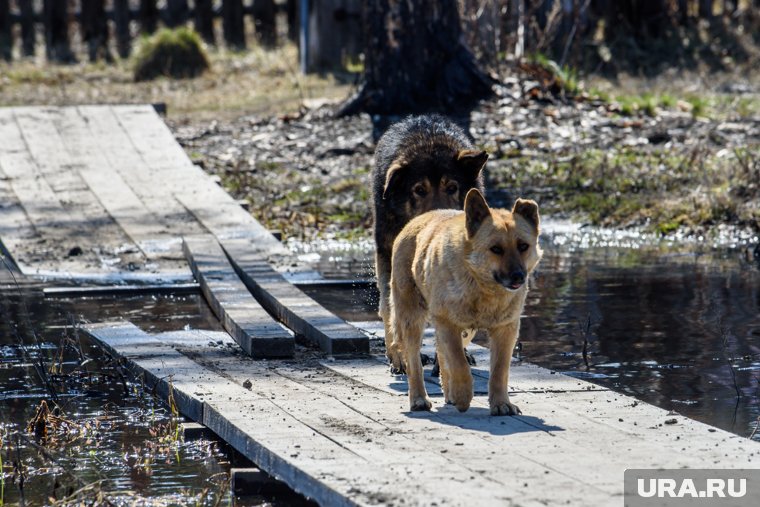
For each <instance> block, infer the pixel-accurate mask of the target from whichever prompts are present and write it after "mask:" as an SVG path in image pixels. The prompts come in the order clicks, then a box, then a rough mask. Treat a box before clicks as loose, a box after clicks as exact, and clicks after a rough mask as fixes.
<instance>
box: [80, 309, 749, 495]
mask: <svg viewBox="0 0 760 507" xmlns="http://www.w3.org/2000/svg"><path fill="white" fill-rule="evenodd" d="M88 333H89V334H90V335H91V336H92V337H93V338H95V339H96V340H97V341H99V342H100V343H102V344H104V345H105V346H106V348H107V349H108V350H110V352H111V353H112V354H113V355H114V356H117V357H119V358H123V359H124V360H125V362H126V364H127V367H128V368H129V369H130V370H131V371H132V373H133V374H134V375H136V376H142V377H144V378H145V379H146V383H147V385H148V386H153V385H155V386H156V392H158V393H159V394H160V395H161V396H162V397H164V398H167V397H168V395H169V392H170V391H171V392H172V393H173V397H174V399H175V400H176V402H177V405H178V407H179V409H180V411H181V412H182V413H183V414H185V415H187V416H188V417H190V418H192V419H194V420H196V421H198V422H201V423H203V424H204V425H206V426H207V427H208V428H209V429H211V430H212V431H214V432H215V433H216V434H217V435H219V436H220V437H221V438H223V439H224V440H225V441H227V442H229V443H230V444H231V445H232V446H233V447H235V448H236V449H237V450H238V451H240V452H241V453H243V454H244V455H246V456H247V457H248V458H249V459H251V460H252V461H253V462H254V463H256V464H257V465H258V466H259V467H260V468H262V469H263V470H265V471H266V472H268V473H269V474H271V475H273V476H275V477H276V478H278V479H280V480H282V481H285V482H286V483H287V484H288V485H290V486H291V487H292V488H293V489H295V490H296V491H298V492H300V493H302V494H304V495H306V496H307V497H310V498H313V499H315V500H316V501H317V502H319V503H320V504H322V505H330V506H333V505H468V506H470V505H499V506H501V505H528V506H531V505H536V506H538V505H542V506H543V505H559V504H562V505H578V506H588V505H594V506H607V505H609V506H616V507H617V506H619V505H621V504H622V490H623V472H624V470H625V469H626V468H680V467H688V468H737V467H742V468H757V467H760V445H758V443H757V442H753V441H751V440H748V439H746V438H742V437H739V436H737V435H733V434H730V433H727V432H725V431H722V430H718V429H715V428H712V427H710V426H707V425H705V424H702V423H698V422H696V421H693V420H690V419H686V418H684V417H681V416H678V415H674V414H670V413H668V412H666V411H664V410H661V409H658V408H656V407H653V406H651V405H648V404H646V403H642V402H639V401H636V400H634V399H633V398H630V397H627V396H624V395H620V394H617V393H614V392H611V391H608V390H605V389H600V388H598V387H597V386H594V385H593V384H589V383H587V382H585V381H582V380H578V379H574V378H571V377H565V376H562V375H553V374H551V373H550V372H549V371H548V370H544V369H542V368H538V367H535V366H532V365H520V364H517V365H515V366H514V367H513V370H512V372H513V373H512V375H513V378H514V379H515V382H514V386H513V387H514V389H513V391H512V395H511V396H512V397H513V398H512V399H513V401H514V402H515V403H517V404H518V405H519V406H520V407H521V409H522V411H523V415H521V416H516V417H493V416H491V415H490V414H489V410H488V402H487V397H486V396H485V395H483V394H478V395H476V397H475V399H474V400H473V404H472V407H471V408H470V410H469V411H467V412H465V413H463V414H460V413H459V412H457V411H456V409H454V408H453V407H450V406H444V405H443V403H442V399H441V398H440V397H437V398H434V399H433V401H434V407H433V411H432V412H429V413H410V412H408V411H407V410H408V409H407V406H408V405H407V403H408V402H407V397H406V384H405V379H404V378H403V377H394V376H391V375H390V374H389V373H388V369H387V366H385V365H383V364H382V363H381V361H380V360H379V359H376V358H366V359H363V360H352V361H350V362H345V361H322V362H321V363H320V362H319V361H316V360H312V361H309V360H307V359H305V358H302V359H301V360H300V361H299V362H298V363H295V362H293V361H266V362H261V361H254V360H251V359H250V358H248V357H247V356H245V355H243V354H242V353H241V352H240V351H239V349H237V346H236V345H234V344H233V343H232V341H231V340H230V339H229V338H228V337H225V336H224V335H220V334H218V333H214V334H209V332H204V331H183V332H172V333H164V334H160V335H154V336H151V335H147V334H146V333H144V332H142V331H141V330H140V329H138V328H136V327H134V326H133V325H131V324H128V323H121V324H112V325H100V326H94V327H90V328H89V329H88ZM219 340H223V343H224V346H221V347H220V346H219V345H218V341H219ZM427 346H428V347H429V346H430V343H429V342H428V343H427ZM236 350H237V352H236ZM472 351H473V352H474V353H475V354H476V355H477V356H478V359H480V360H481V361H484V363H483V364H482V365H481V366H482V367H481V366H479V367H478V372H477V375H478V376H479V377H481V378H486V377H487V371H486V370H487V364H485V361H486V355H485V354H484V351H483V350H482V349H480V350H479V349H477V348H473V349H472ZM429 382H431V384H430V385H431V387H433V386H434V384H433V383H432V380H429ZM431 391H433V389H431Z"/></svg>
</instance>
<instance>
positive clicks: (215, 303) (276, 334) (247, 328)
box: [183, 235, 295, 358]
mask: <svg viewBox="0 0 760 507" xmlns="http://www.w3.org/2000/svg"><path fill="white" fill-rule="evenodd" d="M183 249H184V252H185V256H186V258H187V261H188V262H189V263H190V267H191V269H192V270H193V274H194V275H195V278H196V279H197V280H198V283H199V284H200V286H201V290H202V291H203V295H204V296H205V297H206V301H207V302H208V303H209V306H211V309H212V310H213V311H214V314H216V316H217V317H218V318H219V320H220V321H221V322H222V325H223V326H224V328H225V329H226V330H227V332H229V333H230V335H232V337H233V338H235V341H236V342H237V343H238V344H239V345H240V347H241V348H242V349H243V350H244V351H245V352H246V353H247V354H249V355H251V356H252V357H255V358H272V357H291V356H292V355H293V353H294V352H295V340H294V338H293V334H292V333H290V332H289V331H288V330H286V329H285V328H284V327H283V326H282V325H280V323H278V322H277V321H275V320H274V319H273V318H272V317H271V316H270V315H269V314H268V313H267V312H266V310H264V309H263V308H262V307H261V305H260V304H259V303H258V302H256V300H255V299H253V296H251V294H250V293H249V292H248V290H247V289H246V287H245V285H244V284H243V282H241V281H240V279H239V278H238V276H237V275H236V274H235V270H234V269H233V268H232V266H230V263H229V261H228V260H227V256H226V255H225V254H224V252H223V251H222V248H221V247H220V246H219V243H218V242H217V241H216V239H215V238H214V237H213V236H210V235H207V236H187V237H185V238H184V242H183Z"/></svg>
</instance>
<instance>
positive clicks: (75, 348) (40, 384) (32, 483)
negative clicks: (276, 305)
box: [0, 286, 304, 506]
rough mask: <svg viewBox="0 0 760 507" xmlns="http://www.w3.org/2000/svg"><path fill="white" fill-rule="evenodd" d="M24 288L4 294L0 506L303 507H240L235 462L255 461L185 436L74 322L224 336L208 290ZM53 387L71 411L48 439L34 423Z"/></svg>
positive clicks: (294, 499)
mask: <svg viewBox="0 0 760 507" xmlns="http://www.w3.org/2000/svg"><path fill="white" fill-rule="evenodd" d="M23 290H24V293H23V296H22V295H21V294H20V293H19V291H18V290H15V289H3V290H0V441H1V443H0V452H2V454H1V457H2V463H3V465H4V468H3V469H4V471H5V484H4V488H2V491H1V492H0V505H3V504H5V505H16V504H19V505H23V504H26V505H48V504H51V503H53V501H58V502H60V503H61V504H71V503H72V502H73V503H76V504H78V505H79V504H82V505H84V504H87V505H94V504H106V503H107V504H110V505H148V506H153V505H155V506H163V505H200V506H211V505H233V504H234V505H275V506H287V505H302V504H303V503H304V500H303V498H302V497H300V496H297V495H295V494H293V493H291V494H288V493H286V492H279V493H278V494H277V495H275V496H253V497H246V498H245V499H242V500H234V499H233V495H232V494H231V492H230V488H229V471H230V467H231V466H243V467H245V466H250V464H249V463H248V462H247V460H245V458H242V457H241V456H238V455H237V454H236V453H235V452H234V451H233V450H231V449H229V448H227V446H226V444H224V443H222V442H218V441H215V440H207V439H203V440H195V441H191V442H184V441H182V439H181V437H180V435H181V433H179V430H178V422H179V421H181V420H183V419H181V418H178V417H175V416H173V414H172V412H171V410H170V408H169V407H167V406H166V405H165V404H163V403H161V402H159V401H158V400H156V399H154V398H153V397H152V396H151V393H150V389H149V388H146V387H145V386H143V385H142V384H141V383H140V382H139V381H132V380H131V379H129V378H128V377H127V376H125V375H124V373H123V372H122V370H121V368H120V367H119V366H118V365H117V364H115V363H114V362H112V361H110V360H109V359H108V358H107V356H106V355H105V354H104V353H103V351H102V349H100V348H99V347H98V346H96V345H95V344H93V343H91V342H90V341H89V340H88V339H87V337H86V336H84V335H83V334H78V333H76V332H75V331H74V327H73V325H72V324H73V323H74V322H82V321H104V320H111V319H112V320H117V319H122V318H124V319H129V320H131V321H132V322H134V323H135V324H136V325H138V326H140V327H141V328H143V329H145V330H147V331H149V332H153V333H157V332H161V331H170V330H179V329H183V328H185V327H186V326H190V327H191V328H196V329H212V330H219V325H218V323H217V321H216V318H215V317H214V316H213V314H212V313H211V311H210V309H209V308H208V306H207V305H206V304H205V302H204V301H203V299H202V297H201V296H200V295H198V294H183V295H170V294H161V295H138V296H125V295H123V294H122V295H118V296H98V297H86V298H58V297H56V298H45V297H44V296H43V294H42V293H41V291H39V290H34V287H33V286H32V287H31V288H25V289H23ZM166 315H172V317H171V318H166V317H165V316H166ZM51 391H52V392H54V393H55V397H57V406H58V407H59V410H60V412H58V413H57V415H56V417H55V418H53V419H51V421H52V422H55V423H56V424H55V425H48V426H47V428H48V434H47V438H46V439H43V440H40V439H37V438H35V435H34V434H33V433H29V432H28V431H26V425H27V423H28V422H29V421H30V420H32V419H33V418H34V416H35V413H36V410H37V408H38V407H39V405H40V402H41V401H42V400H47V401H48V403H50V401H51V399H52V397H53V395H52V394H51ZM53 406H54V404H53V403H50V407H51V409H52V407H53ZM56 427H57V430H54V428H56ZM22 474H23V488H20V487H19V483H20V478H21V475H22ZM67 498H68V499H69V500H70V502H67V501H65V499H67ZM74 500H76V501H74Z"/></svg>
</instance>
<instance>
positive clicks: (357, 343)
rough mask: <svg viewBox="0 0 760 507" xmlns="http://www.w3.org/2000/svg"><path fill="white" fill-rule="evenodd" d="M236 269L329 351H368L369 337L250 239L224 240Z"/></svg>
mask: <svg viewBox="0 0 760 507" xmlns="http://www.w3.org/2000/svg"><path fill="white" fill-rule="evenodd" d="M221 243H222V247H223V248H224V250H225V252H227V255H228V256H229V258H230V262H231V263H232V265H233V267H234V268H235V271H236V272H237V274H238V276H240V279H241V280H242V281H243V283H245V285H246V287H248V290H250V291H251V293H252V294H253V295H254V296H255V297H256V299H257V300H258V301H259V302H260V303H261V305H262V306H263V307H264V308H266V309H267V311H269V313H271V314H273V315H275V316H277V318H278V319H279V320H280V321H281V322H283V323H285V325H286V326H288V327H289V328H290V329H292V330H293V331H295V332H296V334H298V335H300V336H303V337H304V338H305V339H306V340H308V341H309V342H311V343H315V344H318V345H319V347H320V348H321V349H322V350H323V351H325V352H326V353H328V354H334V355H346V354H366V353H368V352H369V338H368V337H367V336H366V335H365V334H363V333H362V332H361V331H359V330H358V329H356V328H355V327H353V326H351V325H349V324H347V323H346V322H345V321H344V320H343V319H341V318H339V317H337V316H336V315H334V314H333V313H331V312H330V311H328V310H327V309H326V308H324V307H323V306H322V305H320V304H319V303H317V302H316V301H314V300H313V299H311V298H310V297H309V296H307V295H306V294H305V293H304V292H303V291H301V290H300V289H299V288H297V287H296V286H294V285H293V284H291V283H289V282H288V281H287V280H285V278H284V277H283V276H282V275H281V274H280V273H278V272H277V271H275V270H274V269H273V268H272V266H270V265H269V263H268V262H266V261H265V260H263V259H262V258H261V256H260V255H259V254H258V253H256V252H255V251H253V249H252V248H250V242H249V241H247V240H239V239H226V240H221Z"/></svg>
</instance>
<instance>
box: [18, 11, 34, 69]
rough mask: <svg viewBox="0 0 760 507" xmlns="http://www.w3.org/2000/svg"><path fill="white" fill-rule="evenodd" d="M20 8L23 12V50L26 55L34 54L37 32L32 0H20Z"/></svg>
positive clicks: (21, 12)
mask: <svg viewBox="0 0 760 507" xmlns="http://www.w3.org/2000/svg"><path fill="white" fill-rule="evenodd" d="M18 10H19V13H20V14H21V51H22V52H23V53H24V56H34V44H35V37H36V33H35V29H34V5H33V4H32V0H18Z"/></svg>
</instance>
